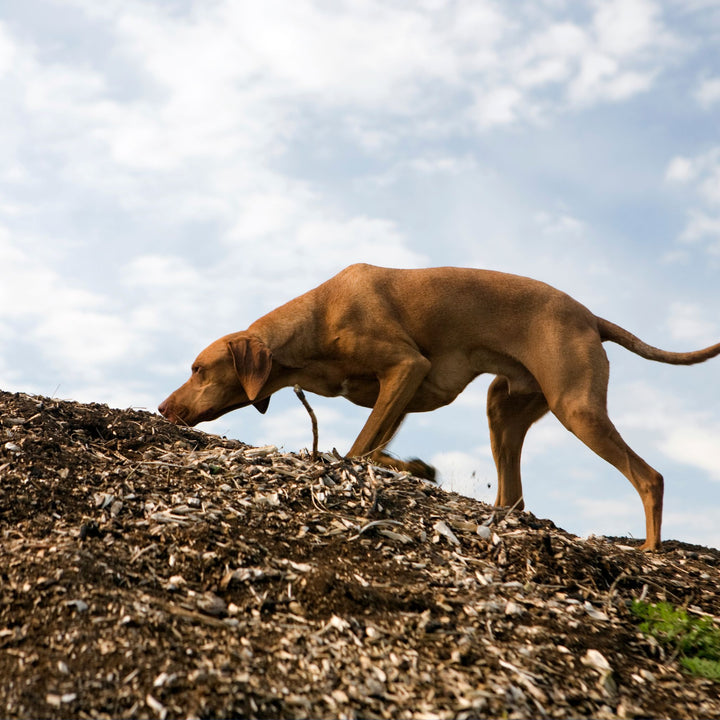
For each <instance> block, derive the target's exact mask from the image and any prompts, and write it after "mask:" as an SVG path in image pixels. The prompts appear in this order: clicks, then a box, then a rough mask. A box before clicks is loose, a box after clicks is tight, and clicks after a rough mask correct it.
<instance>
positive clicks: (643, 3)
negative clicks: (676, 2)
mask: <svg viewBox="0 0 720 720" xmlns="http://www.w3.org/2000/svg"><path fill="white" fill-rule="evenodd" d="M596 7H597V11H596V12H595V16H594V18H593V25H594V28H595V31H596V33H597V43H598V45H599V47H601V48H602V49H603V50H604V51H605V52H607V53H609V54H611V55H612V56H613V57H624V56H628V55H635V54H637V53H638V52H640V51H642V50H644V49H645V48H647V47H649V46H651V45H652V44H653V43H655V42H657V40H658V36H659V35H660V34H662V32H663V28H662V25H661V23H660V21H659V19H658V15H659V9H658V6H657V4H656V3H654V2H651V1H650V0H603V1H602V2H596Z"/></svg>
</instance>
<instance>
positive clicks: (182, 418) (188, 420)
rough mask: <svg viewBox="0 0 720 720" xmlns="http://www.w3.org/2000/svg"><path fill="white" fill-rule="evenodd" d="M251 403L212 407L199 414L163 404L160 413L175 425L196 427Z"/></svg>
mask: <svg viewBox="0 0 720 720" xmlns="http://www.w3.org/2000/svg"><path fill="white" fill-rule="evenodd" d="M248 405H250V402H241V403H236V404H234V405H229V406H228V407H224V408H222V409H220V410H218V409H217V408H214V407H211V408H208V409H207V410H204V411H203V412H201V413H198V414H197V415H194V416H193V415H191V414H190V413H189V412H187V411H186V412H179V411H177V410H174V409H170V408H168V407H163V406H162V405H161V406H160V408H158V410H160V414H161V415H162V416H163V417H164V418H165V419H166V420H168V421H170V422H171V423H173V424H174V425H182V426H184V427H195V426H196V425H198V424H199V423H202V422H211V421H212V420H217V419H218V418H219V417H220V416H222V415H225V414H226V413H229V412H232V411H233V410H238V409H239V408H244V407H247V406H248Z"/></svg>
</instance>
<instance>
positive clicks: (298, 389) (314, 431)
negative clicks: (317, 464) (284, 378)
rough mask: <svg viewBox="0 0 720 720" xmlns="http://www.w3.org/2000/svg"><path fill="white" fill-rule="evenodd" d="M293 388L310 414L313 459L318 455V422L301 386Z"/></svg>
mask: <svg viewBox="0 0 720 720" xmlns="http://www.w3.org/2000/svg"><path fill="white" fill-rule="evenodd" d="M293 390H295V394H296V395H297V396H298V398H299V400H300V402H301V403H302V404H303V405H304V406H305V409H306V410H307V411H308V415H310V422H311V423H312V434H313V447H312V459H313V461H315V460H317V457H318V423H317V418H316V417H315V413H314V412H313V409H312V408H311V407H310V403H309V402H308V401H307V398H306V397H305V393H304V392H303V391H302V388H301V387H300V386H299V385H296V386H295V387H294V388H293Z"/></svg>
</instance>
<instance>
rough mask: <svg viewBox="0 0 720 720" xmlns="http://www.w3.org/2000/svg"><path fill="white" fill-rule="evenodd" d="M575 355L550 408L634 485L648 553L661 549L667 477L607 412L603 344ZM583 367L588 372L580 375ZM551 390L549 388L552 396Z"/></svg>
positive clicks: (559, 377) (560, 374)
mask: <svg viewBox="0 0 720 720" xmlns="http://www.w3.org/2000/svg"><path fill="white" fill-rule="evenodd" d="M581 347H582V349H581V350H580V352H579V353H574V354H573V356H572V357H570V356H569V354H568V353H567V352H566V353H565V354H564V356H563V358H562V359H560V357H559V356H558V358H557V363H556V365H555V369H554V378H553V386H554V388H558V389H559V392H557V393H553V400H552V401H551V402H550V409H551V410H552V412H553V413H554V414H555V415H556V416H557V418H558V419H559V420H560V422H561V423H562V424H563V425H564V426H565V427H566V428H567V429H568V430H570V431H571V432H572V433H573V434H575V435H576V436H577V437H578V438H580V440H582V441H583V442H584V443H585V444H586V445H587V446H588V447H589V448H590V449H591V450H593V451H594V452H595V453H597V454H598V455H599V456H600V457H601V458H603V459H604V460H607V462H609V463H610V464H611V465H613V466H615V467H616V468H617V469H618V470H619V471H620V472H621V473H622V474H623V475H625V477H626V478H627V479H628V480H629V481H630V482H631V483H632V485H633V487H634V488H635V490H637V492H638V494H639V495H640V499H641V500H642V503H643V507H644V509H645V542H644V543H643V544H642V546H641V549H642V550H656V549H657V548H658V547H659V546H660V526H661V523H662V506H663V477H662V475H661V474H660V473H659V472H657V470H655V469H654V468H652V467H650V465H648V464H647V463H646V462H645V461H644V460H643V459H642V458H641V457H640V456H639V455H637V454H636V453H635V452H634V451H633V450H632V449H631V448H630V447H629V446H628V444H627V443H626V442H625V441H624V440H623V439H622V437H621V436H620V433H619V432H618V431H617V429H616V428H615V426H614V425H613V424H612V422H611V420H610V418H609V417H608V414H607V383H608V377H609V363H608V361H607V356H606V355H605V352H604V351H603V349H602V346H600V345H599V343H598V344H597V346H595V345H593V344H592V343H587V344H585V345H583V346H581ZM579 369H582V370H581V371H579ZM547 392H548V391H547V390H546V393H547Z"/></svg>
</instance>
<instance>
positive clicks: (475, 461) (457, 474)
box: [425, 446, 497, 503]
mask: <svg viewBox="0 0 720 720" xmlns="http://www.w3.org/2000/svg"><path fill="white" fill-rule="evenodd" d="M425 459H426V460H428V462H429V463H430V464H431V465H433V466H434V467H435V468H436V470H438V472H439V473H440V485H441V487H443V488H444V489H445V490H449V491H451V492H456V493H460V494H461V495H466V496H467V497H474V498H477V499H479V500H482V501H483V502H487V503H492V502H495V495H496V494H497V473H496V471H495V464H494V463H493V460H492V455H491V453H490V447H489V446H488V447H486V448H478V449H477V450H476V451H475V452H472V453H469V452H463V451H450V452H441V453H436V454H435V455H433V456H432V457H431V458H429V459H428V458H425ZM488 485H489V486H490V487H488Z"/></svg>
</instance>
